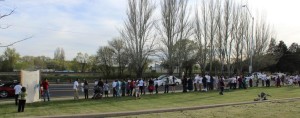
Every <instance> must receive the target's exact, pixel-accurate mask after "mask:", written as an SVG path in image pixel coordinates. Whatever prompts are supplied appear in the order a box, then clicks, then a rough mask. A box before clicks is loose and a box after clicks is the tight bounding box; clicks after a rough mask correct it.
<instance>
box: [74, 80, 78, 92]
mask: <svg viewBox="0 0 300 118" xmlns="http://www.w3.org/2000/svg"><path fill="white" fill-rule="evenodd" d="M78 86H79V84H78V82H77V81H75V82H74V84H73V89H74V90H77V89H78Z"/></svg>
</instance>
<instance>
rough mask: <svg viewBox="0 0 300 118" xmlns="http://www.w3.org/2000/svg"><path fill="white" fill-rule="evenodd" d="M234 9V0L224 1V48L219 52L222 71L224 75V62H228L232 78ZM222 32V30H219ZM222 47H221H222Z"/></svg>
mask: <svg viewBox="0 0 300 118" xmlns="http://www.w3.org/2000/svg"><path fill="white" fill-rule="evenodd" d="M233 7H234V4H233V2H232V0H225V1H224V7H223V9H224V10H223V20H221V24H222V25H221V27H223V28H222V29H221V30H222V31H223V33H222V35H223V48H221V49H219V52H220V53H221V54H220V55H222V56H221V59H220V61H221V62H222V67H221V69H222V70H221V71H222V73H223V70H224V67H223V66H224V62H225V60H226V65H227V70H228V72H227V73H228V76H230V75H229V74H230V56H229V55H230V53H229V52H230V50H229V49H230V48H229V44H230V34H231V31H232V30H231V29H232V23H233V13H232V12H233ZM219 32H220V30H219ZM220 47H221V46H220ZM228 57H229V58H228Z"/></svg>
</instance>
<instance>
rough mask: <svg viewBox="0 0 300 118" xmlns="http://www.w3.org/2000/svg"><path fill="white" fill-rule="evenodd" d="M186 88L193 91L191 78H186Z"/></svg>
mask: <svg viewBox="0 0 300 118" xmlns="http://www.w3.org/2000/svg"><path fill="white" fill-rule="evenodd" d="M188 90H189V91H193V79H192V78H188Z"/></svg>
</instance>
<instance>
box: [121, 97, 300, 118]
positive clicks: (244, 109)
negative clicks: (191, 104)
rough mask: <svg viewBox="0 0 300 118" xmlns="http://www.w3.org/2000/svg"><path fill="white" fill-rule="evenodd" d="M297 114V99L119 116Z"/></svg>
mask: <svg viewBox="0 0 300 118" xmlns="http://www.w3.org/2000/svg"><path fill="white" fill-rule="evenodd" d="M299 115H300V101H299V100H297V101H288V100H281V101H275V102H266V103H258V104H247V105H234V106H226V107H218V108H209V109H201V110H188V111H178V112H166V113H153V114H141V115H133V116H122V117H119V118H187V117H188V118H297V117H299Z"/></svg>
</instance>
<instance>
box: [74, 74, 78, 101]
mask: <svg viewBox="0 0 300 118" xmlns="http://www.w3.org/2000/svg"><path fill="white" fill-rule="evenodd" d="M78 87H79V84H78V79H76V80H75V81H74V84H73V89H74V99H75V100H78V99H79V95H78Z"/></svg>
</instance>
